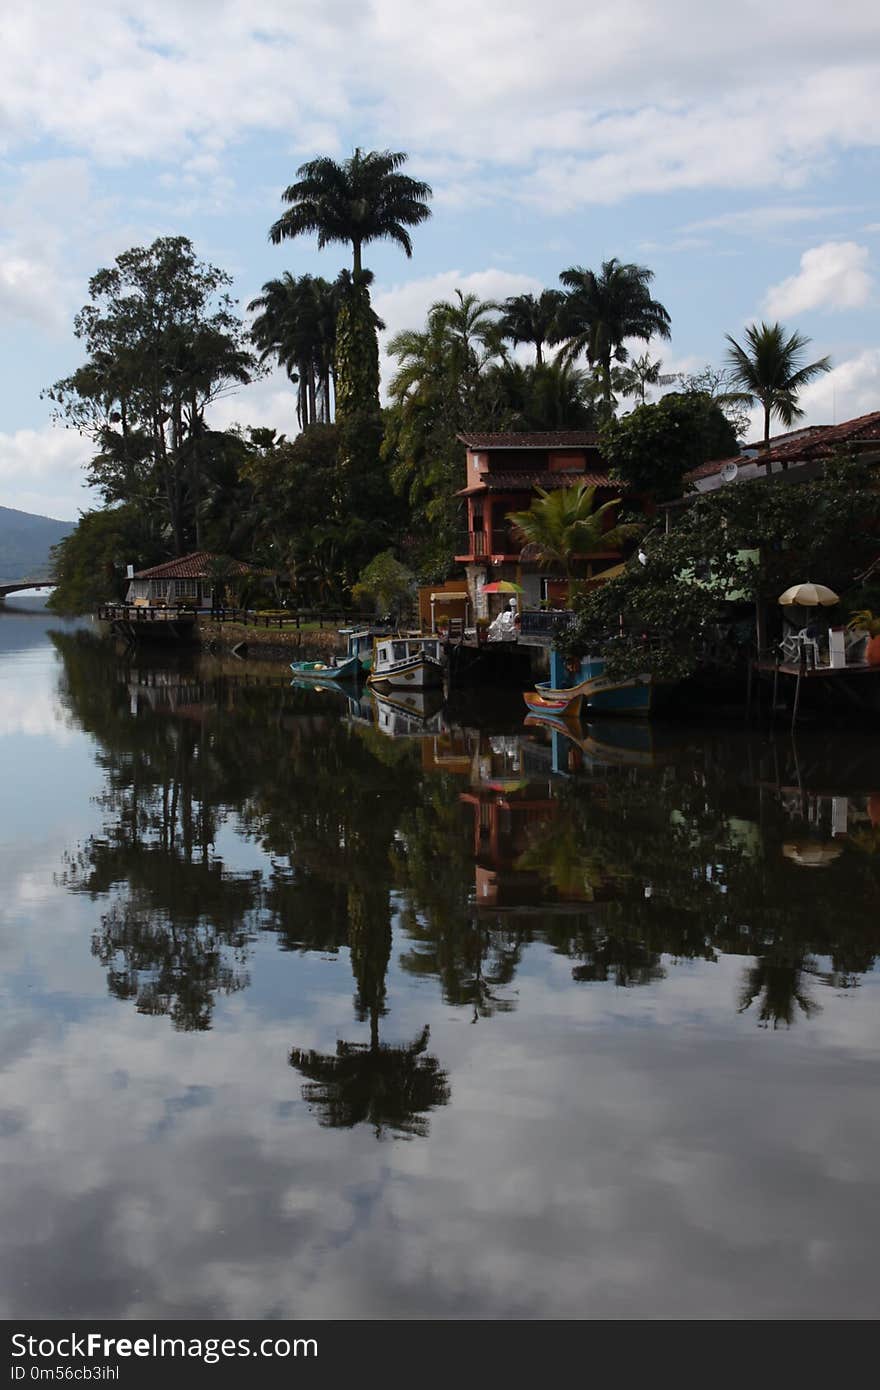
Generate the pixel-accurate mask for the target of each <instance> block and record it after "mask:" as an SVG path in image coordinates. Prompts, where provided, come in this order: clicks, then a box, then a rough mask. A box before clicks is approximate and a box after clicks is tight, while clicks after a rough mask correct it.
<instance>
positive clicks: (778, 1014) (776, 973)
mask: <svg viewBox="0 0 880 1390" xmlns="http://www.w3.org/2000/svg"><path fill="white" fill-rule="evenodd" d="M805 973H808V974H811V975H815V974H816V973H817V972H816V969H815V966H814V964H813V963H812V962H811V961H809V960H808V959H807V958H805V957H803V956H798V957H795V958H792V957H790V956H787V955H768V956H758V958H757V959H756V960H755V961H754V963H753V964H752V965H750V966H748V968H747V969H746V972H745V976H744V979H743V987H742V993H741V994H740V1001H739V1012H740V1013H741V1014H742V1013H746V1012H747V1010H749V1009H750V1008H751V1007H752V1004H754V1002H755V1000H756V999H757V1000H759V1001H760V1003H759V1007H758V1023H759V1026H760V1027H762V1028H767V1027H769V1026H770V1024H771V1023H772V1025H773V1027H774V1028H778V1027H779V1025H780V1023H784V1024H785V1026H786V1028H790V1027H791V1025H792V1023H794V1020H795V1017H796V1014H795V1006H797V1008H798V1009H800V1011H801V1013H802V1014H803V1015H804V1017H805V1018H812V1017H813V1015H814V1014H817V1013H819V1012H820V1010H821V1006H820V1005H819V1004H817V1003H816V1001H815V1000H814V999H811V998H810V996H809V995H808V994H807V992H806V990H805V989H804V982H803V976H804V974H805Z"/></svg>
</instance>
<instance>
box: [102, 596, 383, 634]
mask: <svg viewBox="0 0 880 1390" xmlns="http://www.w3.org/2000/svg"><path fill="white" fill-rule="evenodd" d="M97 617H98V618H99V619H101V620H102V621H105V622H112V621H113V620H114V619H115V620H120V619H122V620H124V621H125V622H131V623H162V622H165V623H167V622H178V621H180V620H181V619H183V620H185V619H187V618H189V619H190V620H192V621H193V622H195V620H196V619H197V618H201V619H202V620H203V621H205V622H212V623H236V624H238V625H239V626H241V627H262V628H269V629H273V628H274V629H276V630H277V631H279V632H282V631H284V630H285V629H287V630H288V631H296V632H298V631H299V630H300V628H301V627H302V626H303V625H304V624H305V625H309V624H317V626H318V627H319V628H322V629H323V627H324V626H325V624H327V625H330V626H335V625H337V624H338V625H339V626H342V627H349V626H354V625H357V624H363V626H365V627H366V626H367V625H368V624H369V621H370V620H369V619H367V618H364V615H363V614H362V613H349V612H346V610H345V609H343V608H331V609H328V608H300V609H297V611H296V612H290V611H288V610H287V609H285V610H283V611H281V610H278V609H276V610H269V611H266V610H263V611H262V612H261V611H258V610H255V609H251V608H214V609H211V608H197V607H196V606H195V605H194V604H187V603H177V604H168V605H166V606H165V607H159V606H158V605H154V606H151V607H148V606H146V605H142V606H137V607H136V606H135V605H134V604H129V603H103V604H100V605H99V606H98V609H97Z"/></svg>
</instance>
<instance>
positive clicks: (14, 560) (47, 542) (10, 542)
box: [0, 507, 76, 581]
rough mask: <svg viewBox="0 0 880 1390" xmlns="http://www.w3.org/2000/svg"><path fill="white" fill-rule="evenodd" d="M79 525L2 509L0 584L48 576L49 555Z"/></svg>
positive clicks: (8, 508)
mask: <svg viewBox="0 0 880 1390" xmlns="http://www.w3.org/2000/svg"><path fill="white" fill-rule="evenodd" d="M75 525H76V522H75V521H60V520H58V519H57V518H56V517H51V516H40V515H39V514H38V513H36V512H22V511H19V510H18V509H17V508H15V507H0V580H6V581H9V580H15V579H29V578H30V576H31V575H34V576H38V575H43V574H46V573H48V569H49V551H50V550H51V548H52V546H53V545H57V544H58V542H59V541H61V540H63V539H64V537H65V536H68V535H70V532H71V531H72V530H73V528H74V527H75Z"/></svg>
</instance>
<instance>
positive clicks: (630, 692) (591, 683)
mask: <svg viewBox="0 0 880 1390" xmlns="http://www.w3.org/2000/svg"><path fill="white" fill-rule="evenodd" d="M535 690H536V691H537V693H538V694H539V695H540V696H541V697H542V699H544V700H562V699H564V698H565V696H566V695H568V696H573V695H580V696H581V697H582V699H583V700H584V701H585V703H586V705H587V707H588V708H589V710H590V712H591V713H594V714H596V713H602V714H642V715H647V714H650V713H651V703H652V700H653V695H654V684H653V679H652V677H651V676H650V674H648V673H647V672H646V673H645V674H644V675H641V676H630V677H628V678H626V679H623V680H610V679H609V678H608V677H607V676H604V675H596V676H591V677H590V678H589V679H588V680H583V681H579V682H578V684H577V685H573V686H569V687H564V686H563V687H557V688H554V687H553V686H551V684H550V682H549V681H540V682H539V683H538V684H537V685H536V686H535Z"/></svg>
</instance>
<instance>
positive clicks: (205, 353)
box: [47, 237, 257, 555]
mask: <svg viewBox="0 0 880 1390" xmlns="http://www.w3.org/2000/svg"><path fill="white" fill-rule="evenodd" d="M230 284H231V279H230V277H229V276H228V275H227V274H226V273H225V272H224V271H222V270H218V269H217V267H216V266H212V265H208V264H205V263H204V262H201V261H199V260H198V259H197V258H196V254H195V251H194V249H193V247H192V244H191V243H190V242H189V241H188V240H187V239H186V237H160V238H159V239H158V240H157V241H154V242H153V244H152V245H151V246H149V247H136V248H134V249H133V250H131V251H126V252H124V253H123V254H122V255H121V256H118V257H117V258H116V261H115V263H114V265H113V266H112V267H110V268H109V269H107V270H99V271H98V272H97V274H96V275H93V276H92V278H91V280H90V281H89V295H90V303H89V304H87V305H85V306H84V307H83V308H82V309H81V310H80V311H79V313H78V314H77V316H76V319H75V321H74V332H75V334H76V337H77V338H78V339H79V340H80V341H81V342H82V343H83V344H84V346H85V350H86V361H85V362H84V363H83V365H82V366H80V367H78V368H77V370H76V371H75V372H73V373H72V374H71V375H70V376H68V377H65V378H64V379H63V380H61V381H57V382H56V383H55V385H54V386H52V387H51V388H50V390H49V391H48V393H47V394H48V396H49V398H50V399H51V400H52V401H54V402H55V403H56V405H57V407H58V413H59V415H60V417H61V418H62V419H63V420H65V421H66V422H67V423H68V424H69V425H71V426H73V427H74V428H76V429H78V430H80V431H81V432H82V433H83V434H85V435H87V436H88V437H89V438H91V439H92V441H93V442H94V444H95V445H96V446H97V452H96V453H95V455H94V456H93V458H92V460H91V462H90V464H89V467H88V470H87V476H88V481H89V482H90V483H91V484H92V485H93V486H94V487H96V488H97V489H98V491H99V492H100V493H101V495H102V497H103V499H104V501H105V503H107V504H109V505H113V504H116V503H127V504H128V503H130V504H133V505H136V506H138V507H140V508H142V509H143V510H144V511H145V512H147V513H150V514H151V515H152V516H154V517H155V524H156V526H157V527H158V528H159V529H161V531H162V532H164V533H166V534H167V535H168V538H169V540H170V542H171V545H172V546H173V549H174V551H175V553H176V554H178V555H182V554H184V553H185V552H186V551H187V550H191V549H193V548H194V547H200V546H201V544H202V534H201V522H202V502H203V495H204V487H205V475H206V462H207V453H208V451H207V450H206V436H207V434H208V433H209V427H208V425H207V422H206V419H205V412H206V409H207V407H208V406H209V405H210V404H211V403H212V402H213V401H216V400H217V399H218V397H220V396H221V395H224V394H225V393H226V392H228V391H229V390H230V389H232V388H234V387H236V386H240V385H243V384H244V383H246V382H249V381H251V380H253V378H254V376H255V375H256V374H257V363H256V361H255V359H254V357H253V356H252V354H251V353H250V351H249V350H248V348H247V345H246V342H245V337H244V329H243V326H242V324H241V321H240V320H239V319H238V317H237V316H236V314H235V312H234V303H233V301H232V299H231V298H230V297H229V294H228V293H227V287H228V286H229V285H230Z"/></svg>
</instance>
